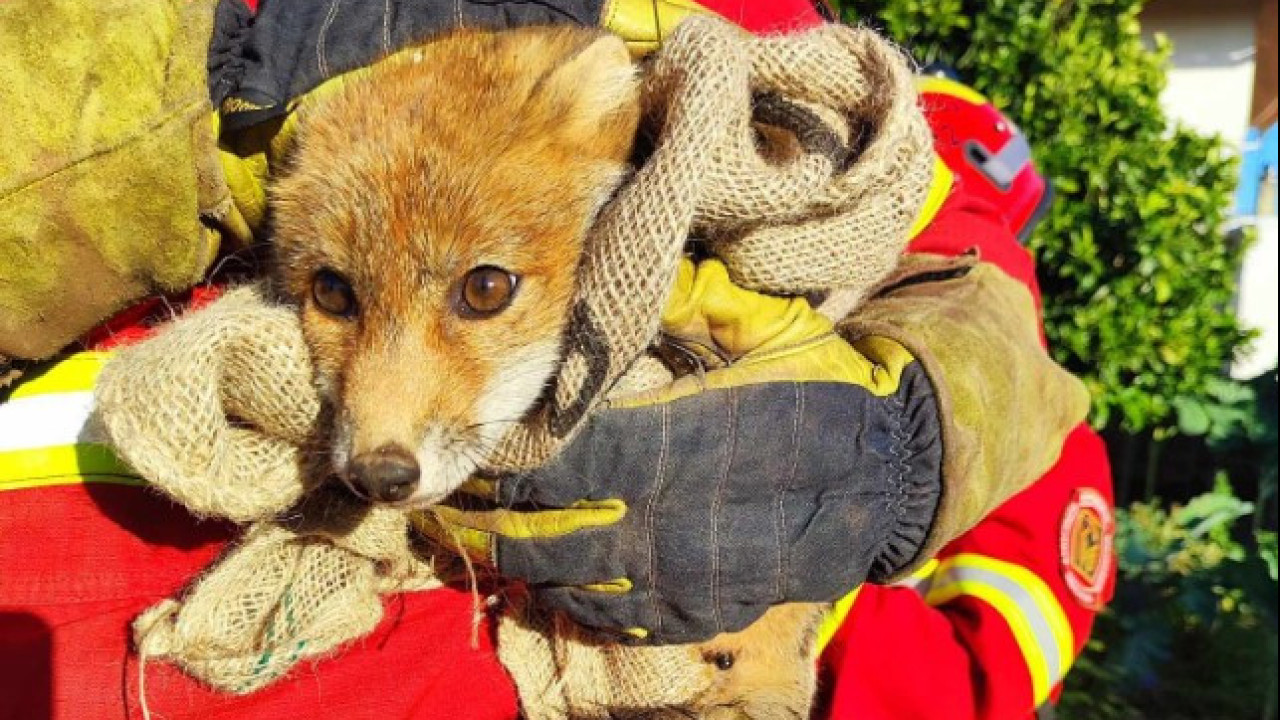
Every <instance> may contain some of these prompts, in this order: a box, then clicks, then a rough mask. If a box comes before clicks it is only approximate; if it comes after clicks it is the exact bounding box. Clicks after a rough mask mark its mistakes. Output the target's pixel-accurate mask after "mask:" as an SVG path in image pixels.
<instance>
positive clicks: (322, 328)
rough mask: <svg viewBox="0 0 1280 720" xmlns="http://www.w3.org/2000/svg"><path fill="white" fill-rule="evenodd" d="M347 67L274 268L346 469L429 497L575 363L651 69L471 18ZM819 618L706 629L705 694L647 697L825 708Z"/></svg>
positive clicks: (553, 36) (312, 134)
mask: <svg viewBox="0 0 1280 720" xmlns="http://www.w3.org/2000/svg"><path fill="white" fill-rule="evenodd" d="M339 82H340V85H339V86H338V87H337V88H336V89H330V90H326V91H323V92H322V94H323V96H322V97H319V98H316V99H315V101H314V102H308V103H304V104H303V105H302V106H301V107H300V108H299V109H298V113H299V114H298V119H297V127H296V131H295V132H296V139H295V146H294V150H293V155H292V157H290V158H289V160H288V162H289V165H288V167H287V169H286V172H285V173H284V175H283V176H282V177H281V178H280V179H279V180H277V181H276V186H275V189H274V192H273V195H272V199H271V202H272V205H271V207H272V212H273V215H274V228H275V232H274V246H275V247H274V251H275V262H274V266H275V270H274V273H275V275H276V281H277V285H278V286H279V289H280V290H281V292H282V293H283V294H284V295H285V297H286V298H287V299H289V300H291V302H292V304H293V305H294V306H296V307H297V308H298V312H299V316H300V320H301V325H302V330H303V337H304V340H305V342H306V344H307V346H308V348H309V349H310V352H311V356H312V363H313V366H314V368H315V377H316V384H317V386H318V388H319V390H320V393H321V396H322V397H323V398H324V400H325V401H326V403H327V404H328V405H329V407H330V408H332V411H333V418H332V425H333V430H332V438H331V448H330V454H331V464H332V471H333V473H334V474H336V475H337V476H338V477H340V478H341V479H342V480H343V482H344V483H345V484H347V485H348V486H349V488H350V489H351V490H352V491H353V492H355V493H356V494H357V495H360V496H362V497H363V498H365V499H367V500H369V501H372V502H377V503H385V504H391V505H395V506H402V507H408V508H418V507H426V506H430V505H432V504H435V503H437V502H440V501H441V500H443V499H445V498H446V497H447V496H448V495H449V494H451V493H452V492H453V491H455V490H456V489H458V488H459V487H460V486H461V485H462V484H463V483H464V482H465V481H466V480H468V479H469V478H470V477H471V476H472V475H473V473H475V472H476V471H477V470H478V469H480V468H481V466H482V464H483V462H484V460H485V459H486V456H487V454H488V453H490V452H491V451H492V450H493V449H494V448H495V446H496V445H497V443H498V442H499V441H500V440H501V438H502V437H503V436H504V434H505V432H506V431H507V430H508V429H509V428H511V427H512V426H513V425H514V424H516V423H519V422H520V421H521V420H522V419H523V418H525V417H526V415H527V414H528V413H529V412H530V411H532V410H533V408H534V407H535V406H536V404H537V403H538V401H539V399H540V398H541V397H542V396H543V393H544V391H545V388H546V387H547V386H548V384H549V382H550V381H551V379H552V378H553V377H554V375H555V374H556V372H557V370H558V365H559V363H560V361H561V343H562V338H563V335H564V333H565V330H566V326H567V325H568V321H569V317H570V314H571V305H572V302H573V299H574V296H575V290H576V282H575V275H576V271H577V268H578V264H579V259H580V258H581V256H582V254H583V252H584V247H585V240H586V236H587V234H588V232H589V229H590V227H591V226H592V223H593V221H594V220H595V218H596V216H597V214H598V212H599V210H600V209H601V207H602V206H603V205H604V203H605V202H606V201H607V200H608V199H609V198H610V197H611V196H612V195H613V194H614V193H615V191H616V190H617V189H618V188H619V186H620V185H621V184H622V183H623V182H624V181H625V179H626V178H627V177H628V176H629V175H630V173H631V172H632V169H633V168H632V166H633V158H634V157H635V155H636V152H637V148H636V138H637V132H638V129H639V127H640V123H641V116H642V107H641V99H640V91H639V78H638V73H637V68H636V65H635V64H634V62H633V60H632V58H631V55H630V53H629V51H628V49H627V47H626V44H625V43H624V42H623V41H622V40H621V39H620V38H618V37H617V36H615V35H612V34H609V33H607V32H605V31H603V30H594V29H588V28H579V27H558V28H545V27H544V28H536V27H535V28H522V29H516V30H503V31H483V30H461V31H455V32H453V33H451V34H447V35H444V36H442V37H439V38H436V39H433V40H431V41H429V42H427V43H425V44H422V45H420V46H416V47H413V48H409V49H407V50H404V51H401V52H399V53H397V54H396V55H394V56H391V57H389V58H387V59H386V60H383V61H382V62H380V63H378V64H377V65H375V66H372V67H371V68H370V69H368V70H366V71H362V73H361V74H359V75H358V76H356V77H352V78H351V79H349V80H342V81H339ZM813 618H814V613H813V612H812V608H811V606H805V605H789V606H780V607H777V608H773V609H771V610H770V611H769V612H768V613H766V615H765V617H764V618H762V620H761V621H758V622H757V623H756V624H754V625H753V626H751V627H750V628H748V629H746V630H744V631H742V632H740V633H734V634H725V635H722V636H719V637H717V638H715V639H713V640H712V641H709V642H708V643H704V644H702V645H700V646H698V647H697V648H695V650H694V652H697V653H700V654H701V656H702V657H703V659H704V660H705V662H706V663H707V667H714V668H715V669H714V670H713V671H712V673H711V676H710V677H709V679H708V681H707V684H706V687H705V689H704V691H703V692H702V693H701V694H700V695H699V697H698V698H696V699H694V700H693V701H691V704H690V705H689V706H688V707H679V708H657V709H655V708H650V709H646V710H643V711H640V715H638V716H640V717H654V718H656V717H707V718H725V719H727V718H744V717H745V718H762V719H763V718H769V719H772V718H803V717H807V716H808V715H807V713H808V707H809V702H810V698H811V695H812V689H813V687H814V662H813V657H812V648H813V642H812V635H813V629H812V627H811V624H812V622H813ZM797 629H799V630H800V632H797ZM613 716H615V717H623V716H628V715H626V714H625V713H623V714H618V713H614V714H613Z"/></svg>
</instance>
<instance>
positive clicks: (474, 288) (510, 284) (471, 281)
mask: <svg viewBox="0 0 1280 720" xmlns="http://www.w3.org/2000/svg"><path fill="white" fill-rule="evenodd" d="M519 282H520V278H518V277H516V276H515V275H513V274H511V273H509V272H507V271H506V270H503V269H502V268H500V267H494V266H492V265H481V266H480V267H478V268H473V269H472V270H471V272H468V273H467V275H466V277H464V278H463V279H462V305H463V310H464V311H465V312H466V313H467V314H470V315H473V316H477V317H488V316H490V315H496V314H497V313H499V312H501V311H503V310H505V309H506V308H507V306H508V305H510V304H511V299H512V298H513V297H515V294H516V285H518V284H519Z"/></svg>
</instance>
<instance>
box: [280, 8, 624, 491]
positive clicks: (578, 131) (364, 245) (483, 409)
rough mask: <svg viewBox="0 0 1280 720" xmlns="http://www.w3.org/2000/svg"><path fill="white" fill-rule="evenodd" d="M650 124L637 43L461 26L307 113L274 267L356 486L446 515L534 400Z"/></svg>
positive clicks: (284, 194) (581, 32) (577, 31)
mask: <svg viewBox="0 0 1280 720" xmlns="http://www.w3.org/2000/svg"><path fill="white" fill-rule="evenodd" d="M639 116H640V100H639V91H638V87H637V79H636V75H635V68H634V66H633V64H632V61H631V58H630V56H629V54H628V51H627V48H626V46H625V44H624V43H623V41H622V40H621V39H619V38H617V37H616V36H613V35H609V34H606V33H604V32H602V31H595V30H588V29H585V28H567V27H566V28H526V29H520V30H508V31H503V32H482V31H459V32H456V33H453V34H450V35H447V36H444V37H442V38H440V39H438V40H434V41H432V42H429V43H427V44H424V45H422V46H419V47H416V48H411V49H408V50H405V51H403V52H400V53H398V54H397V55H394V56H392V57H391V58H389V59H387V60H385V61H383V62H382V63H379V64H378V65H376V66H374V67H373V68H371V69H370V70H368V71H365V73H364V74H363V75H357V76H354V77H352V78H351V79H349V80H347V81H345V82H344V84H343V85H341V86H340V87H339V88H338V89H337V91H336V92H333V93H329V94H327V96H324V97H320V98H317V99H315V100H314V101H313V102H311V104H310V105H307V106H304V107H303V108H302V110H301V112H300V116H299V121H298V136H297V137H298V142H297V146H296V151H295V154H294V157H293V158H292V159H291V167H290V168H288V172H287V174H286V175H285V177H284V178H282V179H281V180H280V181H279V182H278V184H277V186H276V189H275V193H274V197H273V203H274V206H273V209H274V213H275V223H276V247H277V252H278V257H277V262H276V266H277V272H278V280H279V281H280V284H281V286H282V287H283V288H284V290H285V292H286V294H288V295H289V296H291V297H292V298H293V299H294V301H296V302H297V303H298V304H299V306H300V307H301V313H302V324H303V330H304V333H305V336H306V340H307V343H308V345H309V346H310V349H311V353H312V356H313V360H314V363H315V366H316V372H317V377H318V382H319V384H320V387H321V392H322V393H323V394H325V395H326V396H327V399H328V400H329V401H330V402H331V404H332V406H333V407H334V408H335V411H336V418H335V430H334V438H333V446H332V452H333V469H334V471H335V472H336V474H337V475H339V476H340V477H342V478H343V479H344V480H345V481H346V482H347V484H348V485H350V486H351V488H352V489H353V490H354V491H355V492H356V493H358V494H360V495H362V496H364V497H366V498H368V499H370V500H374V501H378V502H386V503H395V504H403V505H413V506H424V505H429V504H431V503H435V502H437V501H439V500H441V499H443V498H444V497H445V496H446V495H448V494H449V493H451V492H452V491H454V490H455V489H456V488H457V487H458V486H459V485H460V484H462V483H463V481H465V480H466V479H467V477H468V476H470V475H471V474H472V472H473V471H475V470H476V469H477V466H478V465H479V464H480V463H481V462H482V461H483V460H484V459H485V457H486V455H487V454H488V453H489V452H491V451H492V449H493V448H494V446H495V445H496V443H497V442H498V441H499V440H500V439H501V438H502V437H503V435H504V434H505V431H507V430H508V429H509V428H510V427H511V426H512V425H513V424H514V423H517V422H519V421H520V420H521V419H522V418H523V416H525V414H526V413H527V412H528V411H529V410H530V409H531V408H532V407H533V405H534V404H535V403H536V401H537V400H538V398H539V396H540V394H541V393H542V391H543V388H544V386H545V385H546V384H547V382H548V381H549V380H550V379H551V377H552V376H553V375H554V374H555V372H556V370H557V365H558V362H559V360H560V341H561V335H562V333H563V331H564V328H565V324H566V322H567V318H568V315H569V307H570V303H571V301H572V297H573V294H574V290H575V282H574V277H575V272H576V269H577V265H578V259H579V255H580V254H581V252H582V247H583V240H584V236H585V234H586V232H587V230H588V228H589V227H590V225H591V223H592V221H593V220H594V218H595V215H596V213H597V211H598V210H599V208H600V207H601V205H602V204H603V203H604V202H605V200H607V199H608V197H609V196H610V195H611V194H612V192H613V191H614V190H615V189H616V187H617V186H618V185H619V184H620V183H621V181H622V180H623V178H624V177H625V175H626V172H627V170H628V168H629V165H628V161H629V158H630V155H631V150H632V142H633V139H634V137H635V134H636V128H637V124H638V122H639Z"/></svg>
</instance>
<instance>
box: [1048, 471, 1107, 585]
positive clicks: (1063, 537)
mask: <svg viewBox="0 0 1280 720" xmlns="http://www.w3.org/2000/svg"><path fill="white" fill-rule="evenodd" d="M1115 534H1116V522H1115V513H1114V512H1113V511H1112V509H1111V505H1110V504H1109V503H1108V502H1107V501H1106V498H1104V497H1102V494H1101V493H1099V492H1098V491H1097V490H1094V489H1093V488H1081V489H1079V490H1076V492H1075V495H1073V496H1072V498H1071V502H1070V503H1069V504H1068V505H1067V509H1066V511H1065V512H1064V513H1063V514H1062V529H1061V534H1060V535H1059V537H1058V557H1059V558H1060V559H1061V564H1062V578H1063V580H1065V581H1066V584H1067V589H1068V590H1070V591H1071V594H1072V595H1073V596H1075V599H1076V601H1077V602H1079V603H1080V604H1081V605H1083V606H1084V607H1086V608H1088V609H1090V610H1101V609H1102V606H1103V604H1104V600H1103V597H1102V591H1103V588H1104V586H1105V585H1106V583H1107V577H1108V576H1109V575H1111V565H1112V563H1113V562H1115V560H1114V558H1115V555H1114V553H1113V552H1112V549H1113V545H1114V543H1115Z"/></svg>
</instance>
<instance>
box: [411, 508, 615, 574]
mask: <svg viewBox="0 0 1280 720" xmlns="http://www.w3.org/2000/svg"><path fill="white" fill-rule="evenodd" d="M626 512H627V508H626V505H624V504H623V503H622V502H621V501H619V500H601V501H589V500H584V501H580V502H577V503H574V504H573V506H571V507H569V508H564V509H559V510H534V511H528V512H524V511H516V510H502V509H499V510H461V509H459V508H455V507H451V506H448V505H437V506H436V507H433V508H431V509H429V510H426V511H424V512H421V513H415V514H414V524H415V525H416V526H418V528H419V530H421V531H422V532H423V533H425V534H426V535H427V536H428V537H431V538H432V539H434V540H435V541H436V542H438V543H441V544H442V545H444V546H446V547H453V548H455V549H458V550H460V551H465V552H467V553H468V554H469V555H470V556H471V557H472V559H476V560H480V561H482V562H487V563H491V562H492V560H493V546H494V543H495V542H496V540H497V538H506V539H511V540H517V541H533V540H537V539H540V538H551V537H560V536H563V535H568V534H570V533H574V532H577V531H579V530H582V529H585V528H591V527H602V526H606V525H612V524H614V523H616V522H618V521H619V520H621V519H622V517H623V516H624V515H626Z"/></svg>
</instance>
